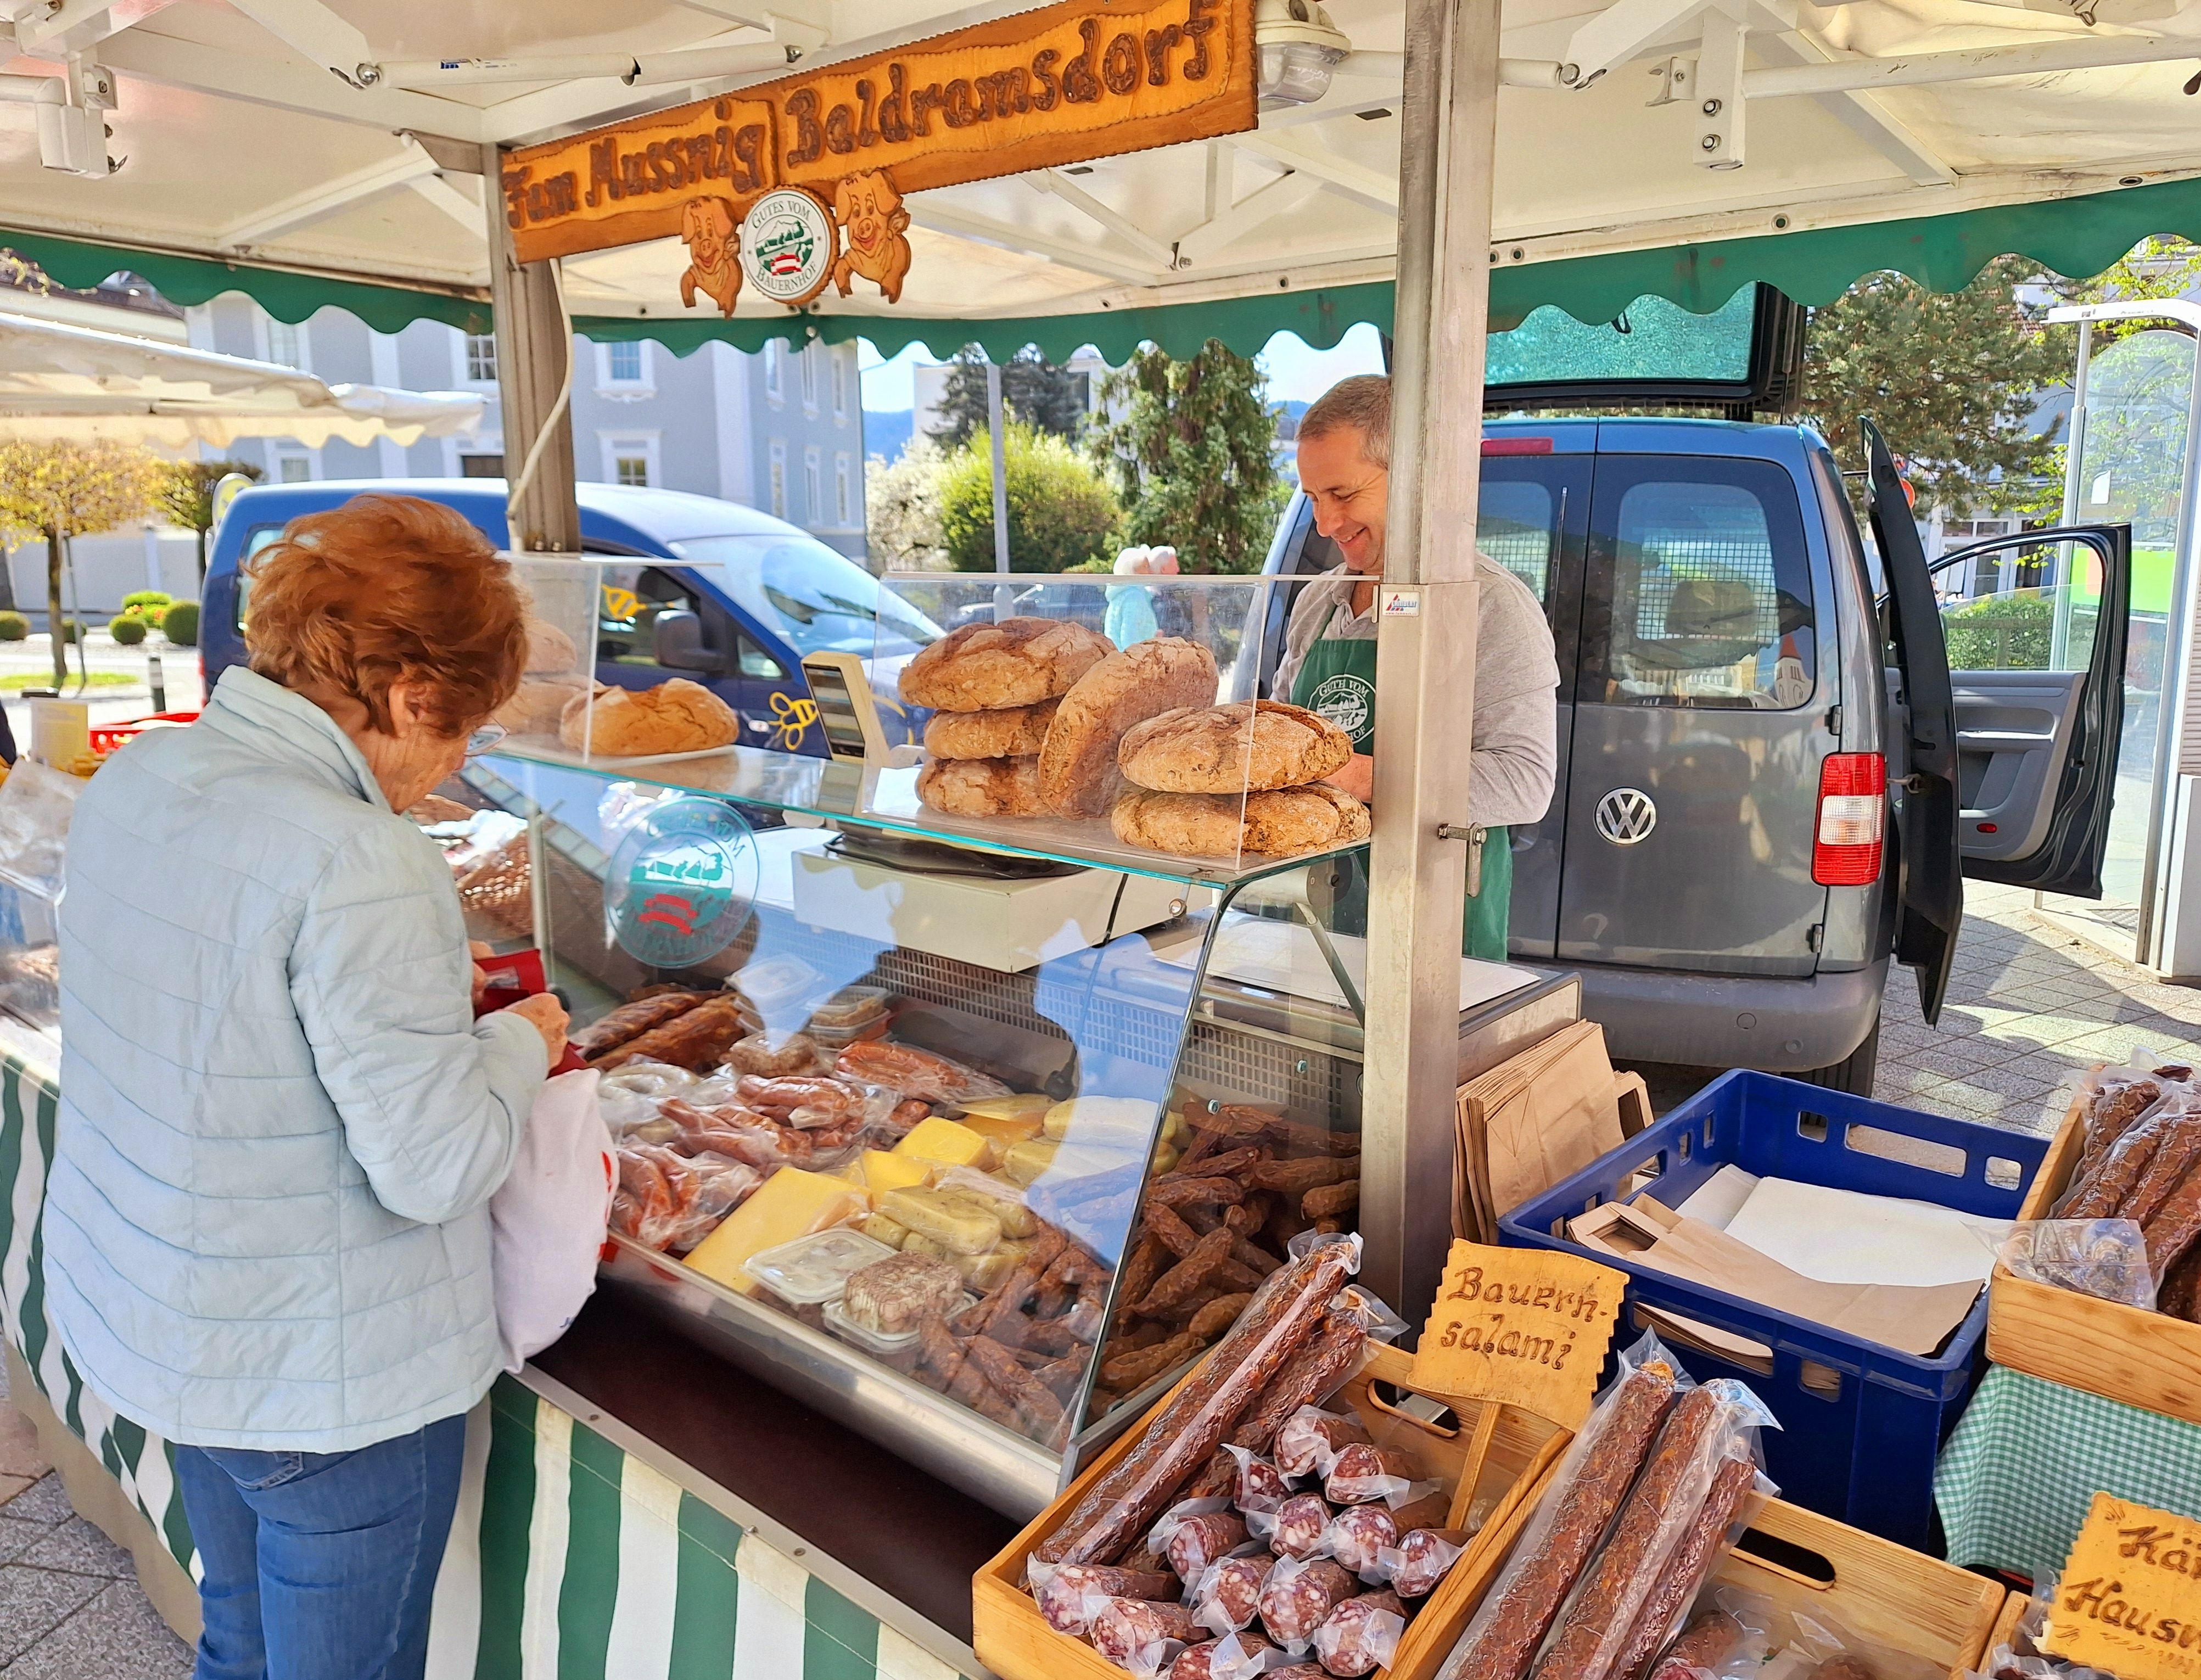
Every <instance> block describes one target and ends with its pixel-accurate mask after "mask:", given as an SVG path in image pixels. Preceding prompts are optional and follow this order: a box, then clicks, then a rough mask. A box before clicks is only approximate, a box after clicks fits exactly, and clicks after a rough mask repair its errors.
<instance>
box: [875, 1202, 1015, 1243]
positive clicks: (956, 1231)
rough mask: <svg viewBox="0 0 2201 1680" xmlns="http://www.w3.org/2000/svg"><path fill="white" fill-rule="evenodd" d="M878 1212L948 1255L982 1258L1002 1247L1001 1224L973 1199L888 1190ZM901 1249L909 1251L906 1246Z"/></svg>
mask: <svg viewBox="0 0 2201 1680" xmlns="http://www.w3.org/2000/svg"><path fill="white" fill-rule="evenodd" d="M879 1212H881V1213H883V1214H885V1215H886V1216H887V1217H888V1218H889V1219H892V1220H893V1221H895V1224H897V1225H907V1226H908V1227H909V1229H910V1230H911V1231H913V1232H914V1233H915V1234H916V1235H918V1236H919V1237H926V1238H928V1239H930V1241H932V1242H937V1243H938V1244H940V1246H941V1247H942V1248H944V1249H946V1250H947V1251H948V1253H949V1254H984V1253H985V1252H986V1251H987V1250H988V1249H989V1248H999V1247H1000V1246H1001V1221H1000V1220H999V1219H995V1217H994V1215H993V1214H992V1213H989V1211H988V1210H987V1209H985V1208H984V1207H979V1206H978V1205H977V1199H976V1198H975V1197H965V1198H960V1199H958V1198H955V1197H952V1196H948V1195H943V1194H942V1192H940V1191H938V1190H889V1191H888V1192H887V1193H886V1194H885V1195H883V1196H881V1197H880V1198H879ZM902 1246H903V1248H908V1247H909V1245H908V1244H907V1243H906V1242H905V1243H904V1244H903V1245H902ZM919 1252H921V1253H929V1252H930V1250H920V1251H919Z"/></svg>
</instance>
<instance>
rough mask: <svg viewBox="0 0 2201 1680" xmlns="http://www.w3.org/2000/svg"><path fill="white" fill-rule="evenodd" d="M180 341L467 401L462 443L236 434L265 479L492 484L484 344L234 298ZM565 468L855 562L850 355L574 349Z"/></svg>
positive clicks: (786, 349)
mask: <svg viewBox="0 0 2201 1680" xmlns="http://www.w3.org/2000/svg"><path fill="white" fill-rule="evenodd" d="M185 319H186V322H187V325H188V328H189V331H190V334H191V343H192V344H194V345H197V346H198V347H200V348H202V349H205V350H220V351H221V352H223V353H224V354H225V355H244V356H251V357H254V358H255V359H257V360H260V361H276V362H281V363H283V364H284V365H285V366H287V367H296V368H299V369H302V371H304V372H306V373H311V374H313V375H314V377H315V378H317V379H322V380H325V381H326V382H327V383H329V384H331V385H337V384H342V383H345V382H351V383H355V384H361V385H392V386H396V387H398V388H401V389H402V390H407V391H479V392H481V393H483V394H484V396H486V397H489V399H490V402H489V407H488V409H487V411H486V413H485V414H484V416H483V420H482V427H481V430H480V432H478V433H477V434H476V435H474V436H473V437H471V438H422V439H421V440H420V442H419V443H414V444H413V445H412V446H411V447H410V448H409V449H408V448H401V447H400V446H399V445H397V444H396V443H392V442H390V441H389V440H388V439H384V440H383V441H382V442H380V443H373V444H368V445H366V446H364V447H362V446H361V445H358V444H353V443H343V442H340V441H332V442H330V443H326V444H324V445H323V446H322V447H321V448H320V449H308V448H306V447H305V446H304V445H302V444H299V443H291V442H288V441H286V440H284V439H281V438H270V439H267V440H264V441H261V440H248V441H245V442H242V443H238V444H236V445H234V446H233V447H232V449H229V450H228V451H227V453H228V454H230V455H232V456H235V457H238V458H240V459H243V460H247V461H252V462H254V463H255V465H257V466H259V467H261V468H262V469H263V470H264V471H265V473H267V481H268V482H270V483H275V484H285V483H299V482H302V481H304V480H308V479H406V478H467V477H473V478H496V477H500V476H502V473H503V472H504V439H503V436H502V431H503V421H502V414H501V412H500V410H499V408H498V405H497V400H496V340H495V339H494V338H490V337H488V336H486V335H484V336H473V335H470V334H467V333H463V332H459V331H458V330H457V329H456V328H455V327H449V326H443V325H441V324H440V323H438V322H435V321H425V320H423V321H415V322H414V323H413V324H412V325H411V326H408V327H406V328H405V329H404V331H402V332H396V333H387V332H375V331H374V330H373V329H372V328H371V327H369V326H367V323H366V322H364V321H362V320H360V319H359V318H358V317H357V316H355V315H353V314H349V312H347V311H345V310H342V309H323V310H320V312H319V313H317V314H314V315H312V316H310V317H309V318H308V319H307V320H303V321H301V322H299V323H298V324H297V325H296V326H290V325H288V324H286V323H285V322H282V321H279V320H275V319H274V318H273V316H271V315H269V314H267V311H266V310H264V309H262V308H261V307H260V306H259V305H258V304H257V303H254V302H253V301H252V300H251V299H250V298H249V297H244V295H242V294H241V293H236V292H232V293H226V294H225V295H223V296H221V297H215V298H213V299H211V300H209V301H208V302H207V303H202V304H199V305H197V306H196V307H194V308H191V309H189V310H186V311H185ZM573 354H574V362H573V396H572V426H573V467H574V474H575V476H576V477H577V478H579V479H584V480H590V481H595V482H598V483H603V484H626V485H656V486H659V487H660V488H663V489H667V490H688V491H691V492H693V493H695V494H696V495H699V496H717V497H719V498H720V499H721V500H724V501H727V502H742V503H744V504H745V505H747V506H749V507H753V508H760V509H762V510H763V511H765V512H766V513H769V514H773V515H775V516H776V517H778V518H780V519H784V520H788V521H789V523H790V524H794V525H798V526H801V527H803V528H804V529H805V530H807V531H809V532H813V534H815V535H816V536H817V537H819V540H820V541H822V542H824V543H826V544H827V545H829V546H830V547H832V548H835V549H839V550H840V551H841V552H842V553H843V554H846V555H851V556H852V557H854V558H855V559H858V560H861V559H862V558H863V556H864V487H863V461H864V420H863V406H862V402H861V398H860V395H859V392H858V388H857V379H856V346H855V345H854V344H830V345H829V344H819V343H816V342H813V343H812V344H809V345H807V347H805V348H803V349H801V350H795V349H792V348H791V347H790V346H789V345H787V344H784V343H780V342H777V341H775V342H774V343H772V344H767V345H766V347H765V349H764V350H763V351H762V352H761V353H760V354H754V355H753V354H750V353H748V352H746V351H742V350H736V349H734V348H733V347H732V346H731V345H729V344H718V343H713V344H706V345H704V346H703V347H702V348H701V350H697V351H696V352H695V354H693V355H686V356H676V355H672V353H671V352H669V351H668V350H666V349H665V347H664V346H663V345H661V344H651V343H647V342H642V343H631V344H596V343H593V342H591V341H590V340H589V339H587V338H579V337H578V336H577V337H576V338H574V340H573Z"/></svg>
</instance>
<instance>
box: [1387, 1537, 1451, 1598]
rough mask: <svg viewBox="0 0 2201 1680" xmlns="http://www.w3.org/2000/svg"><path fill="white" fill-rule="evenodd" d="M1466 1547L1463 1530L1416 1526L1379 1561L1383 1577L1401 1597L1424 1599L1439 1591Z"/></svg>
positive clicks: (1400, 1538)
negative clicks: (1438, 1584)
mask: <svg viewBox="0 0 2201 1680" xmlns="http://www.w3.org/2000/svg"><path fill="white" fill-rule="evenodd" d="M1466 1550H1467V1534H1466V1532H1465V1530H1461V1529H1413V1530H1409V1531H1408V1532H1406V1533H1405V1534H1402V1535H1400V1536H1399V1543H1398V1545H1397V1546H1396V1547H1395V1548H1392V1549H1390V1550H1388V1551H1386V1552H1384V1553H1383V1554H1382V1556H1381V1557H1379V1558H1378V1559H1377V1560H1376V1564H1377V1568H1378V1571H1379V1572H1380V1573H1381V1575H1382V1578H1383V1579H1384V1580H1385V1581H1387V1582H1388V1583H1390V1586H1391V1590H1392V1591H1394V1592H1395V1593H1396V1594H1398V1595H1399V1596H1400V1598H1421V1597H1423V1596H1424V1595H1427V1594H1429V1593H1432V1592H1435V1590H1436V1587H1437V1583H1438V1582H1440V1581H1441V1580H1443V1579H1444V1578H1445V1576H1446V1575H1447V1573H1448V1572H1449V1571H1451V1569H1452V1566H1453V1565H1454V1564H1456V1563H1458V1562H1459V1560H1460V1558H1461V1557H1462V1556H1463V1555H1464V1554H1465V1552H1466Z"/></svg>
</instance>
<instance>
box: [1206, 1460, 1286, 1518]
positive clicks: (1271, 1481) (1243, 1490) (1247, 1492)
mask: <svg viewBox="0 0 2201 1680" xmlns="http://www.w3.org/2000/svg"><path fill="white" fill-rule="evenodd" d="M1223 1450H1224V1452H1226V1453H1228V1454H1230V1457H1231V1460H1233V1462H1235V1464H1236V1465H1237V1466H1238V1482H1237V1487H1236V1490H1235V1493H1234V1494H1233V1495H1232V1498H1231V1501H1230V1502H1231V1504H1232V1505H1233V1506H1234V1507H1236V1509H1237V1512H1238V1514H1239V1515H1240V1516H1241V1517H1253V1516H1266V1515H1268V1514H1270V1513H1272V1512H1274V1511H1275V1510H1276V1509H1277V1507H1279V1506H1281V1505H1282V1503H1283V1502H1284V1501H1286V1500H1288V1499H1289V1498H1290V1497H1291V1496H1292V1484H1291V1483H1289V1482H1288V1481H1287V1480H1286V1479H1285V1477H1284V1473H1283V1471H1281V1470H1279V1469H1277V1466H1275V1465H1273V1464H1271V1463H1270V1462H1269V1460H1266V1459H1265V1458H1261V1457H1259V1455H1257V1454H1255V1453H1254V1452H1253V1449H1252V1448H1247V1447H1235V1446H1230V1445H1225V1446H1224V1448H1223Z"/></svg>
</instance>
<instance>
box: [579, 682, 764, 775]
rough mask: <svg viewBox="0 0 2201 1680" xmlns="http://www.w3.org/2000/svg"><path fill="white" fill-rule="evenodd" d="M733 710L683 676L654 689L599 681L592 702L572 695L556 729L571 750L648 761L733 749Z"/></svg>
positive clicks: (738, 729) (738, 727)
mask: <svg viewBox="0 0 2201 1680" xmlns="http://www.w3.org/2000/svg"><path fill="white" fill-rule="evenodd" d="M741 733H742V720H741V719H740V717H739V716H737V714H736V713H735V711H734V708H732V707H731V706H729V705H727V704H726V702H725V701H723V700H721V699H719V696H717V695H715V694H713V693H712V692H711V690H708V689H707V688H705V687H704V686H703V685H702V684H701V683H691V682H690V681H689V680H688V679H687V678H685V677H675V678H672V680H671V681H669V682H663V683H660V684H658V685H657V686H656V687H655V688H654V689H641V690H636V689H622V688H611V687H607V686H606V685H605V684H602V683H599V684H597V685H596V694H595V696H593V698H591V696H588V695H576V696H574V697H573V698H572V700H571V701H570V702H567V704H566V710H565V714H564V716H563V717H562V718H561V720H560V721H559V725H558V738H559V739H560V740H561V741H563V742H564V743H566V745H567V746H569V747H575V748H578V747H582V746H584V745H585V746H586V747H587V749H588V750H589V751H590V753H591V754H592V755H597V756H600V757H604V758H647V757H651V756H654V755H657V754H660V753H699V752H704V751H707V750H708V749H711V748H713V747H731V746H732V745H733V744H734V743H735V742H736V741H737V740H739V739H740V738H741Z"/></svg>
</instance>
